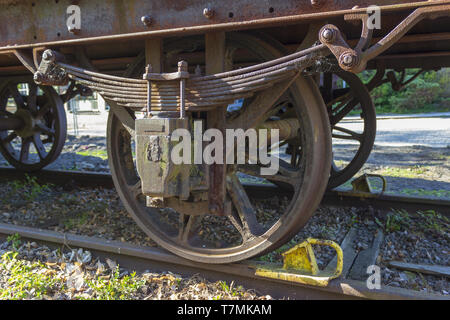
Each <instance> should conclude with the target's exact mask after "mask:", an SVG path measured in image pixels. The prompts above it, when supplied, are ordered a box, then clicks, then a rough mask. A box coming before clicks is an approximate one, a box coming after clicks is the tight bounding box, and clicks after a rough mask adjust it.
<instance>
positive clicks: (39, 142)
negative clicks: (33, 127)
mask: <svg viewBox="0 0 450 320" xmlns="http://www.w3.org/2000/svg"><path fill="white" fill-rule="evenodd" d="M33 144H34V146H35V147H36V150H37V152H38V154H39V158H41V160H42V159H45V157H46V156H47V151H45V147H44V144H43V143H42V140H41V137H40V135H39V134H35V135H33Z"/></svg>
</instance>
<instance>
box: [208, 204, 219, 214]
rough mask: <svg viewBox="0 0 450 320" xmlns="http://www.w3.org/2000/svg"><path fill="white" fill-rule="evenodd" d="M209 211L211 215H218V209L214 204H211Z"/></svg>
mask: <svg viewBox="0 0 450 320" xmlns="http://www.w3.org/2000/svg"><path fill="white" fill-rule="evenodd" d="M209 211H210V212H211V213H212V214H218V213H219V207H218V206H217V205H216V204H212V205H210V206H209Z"/></svg>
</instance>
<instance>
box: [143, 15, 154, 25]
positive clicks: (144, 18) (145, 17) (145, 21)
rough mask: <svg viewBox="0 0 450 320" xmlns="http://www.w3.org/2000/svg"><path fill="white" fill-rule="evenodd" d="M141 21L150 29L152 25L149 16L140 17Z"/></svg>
mask: <svg viewBox="0 0 450 320" xmlns="http://www.w3.org/2000/svg"><path fill="white" fill-rule="evenodd" d="M141 21H142V23H143V24H144V25H145V26H146V27H150V26H151V24H152V17H150V16H142V18H141Z"/></svg>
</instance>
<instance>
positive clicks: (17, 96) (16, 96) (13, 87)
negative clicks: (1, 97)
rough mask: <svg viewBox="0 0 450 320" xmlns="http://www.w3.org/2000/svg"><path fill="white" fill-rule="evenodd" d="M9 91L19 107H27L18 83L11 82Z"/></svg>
mask: <svg viewBox="0 0 450 320" xmlns="http://www.w3.org/2000/svg"><path fill="white" fill-rule="evenodd" d="M8 89H9V93H10V94H11V96H12V97H13V99H14V102H15V103H16V105H17V107H18V108H25V103H24V101H23V97H22V95H21V94H20V92H19V89H17V84H10V85H8Z"/></svg>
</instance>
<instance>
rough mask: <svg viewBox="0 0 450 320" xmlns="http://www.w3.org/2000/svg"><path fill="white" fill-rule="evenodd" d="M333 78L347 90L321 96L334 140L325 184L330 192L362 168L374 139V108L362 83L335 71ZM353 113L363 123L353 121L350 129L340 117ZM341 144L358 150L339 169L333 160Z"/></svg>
mask: <svg viewBox="0 0 450 320" xmlns="http://www.w3.org/2000/svg"><path fill="white" fill-rule="evenodd" d="M334 75H336V76H337V77H338V78H340V79H342V80H344V81H345V82H346V83H347V84H348V86H349V88H348V89H349V91H348V92H347V93H343V94H339V93H338V94H334V97H333V94H332V93H331V94H327V93H324V99H325V101H326V106H327V109H328V114H329V117H330V124H331V127H332V137H333V163H332V168H331V174H330V180H329V182H328V188H330V189H331V188H335V187H337V186H339V185H342V184H343V183H345V182H347V181H348V180H350V179H351V178H352V177H353V176H354V175H355V174H356V173H357V172H358V171H359V170H360V169H361V168H362V166H363V165H364V164H365V163H366V161H367V159H368V157H369V156H370V153H371V151H372V148H373V145H374V142H375V136H376V114H375V107H374V105H373V101H372V98H371V96H370V93H369V91H368V90H367V88H366V86H365V85H364V83H363V82H362V81H361V80H360V79H359V77H358V76H357V75H355V74H352V73H349V72H344V71H342V72H336V73H334ZM339 90H341V91H342V89H339V88H337V89H334V91H335V92H339ZM343 92H345V91H343ZM353 110H360V117H361V120H362V122H359V123H358V122H357V121H355V123H353V124H351V129H349V127H348V125H346V124H345V123H344V121H343V118H344V117H345V116H346V115H348V114H349V113H350V112H352V111H353ZM344 141H345V142H347V141H354V142H356V143H357V149H356V152H354V154H353V157H350V161H348V162H347V163H344V164H342V165H340V166H339V165H338V162H337V161H336V158H338V157H339V152H338V151H337V150H338V148H337V145H338V143H339V142H341V143H342V142H344ZM347 159H348V157H347Z"/></svg>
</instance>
